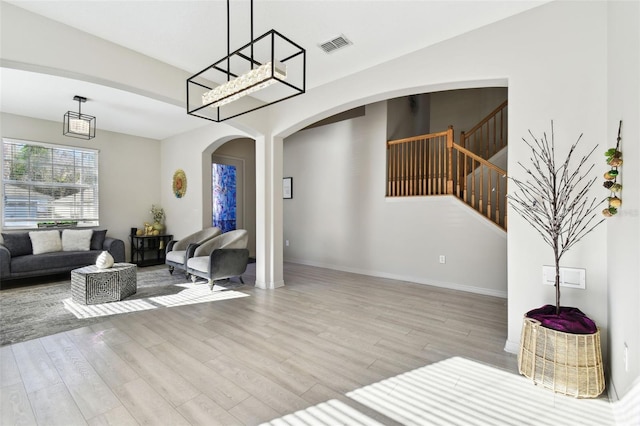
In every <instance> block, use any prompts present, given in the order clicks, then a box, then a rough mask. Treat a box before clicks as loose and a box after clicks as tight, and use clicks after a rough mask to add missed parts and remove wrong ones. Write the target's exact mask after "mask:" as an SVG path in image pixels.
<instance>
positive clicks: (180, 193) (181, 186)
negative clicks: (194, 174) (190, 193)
mask: <svg viewBox="0 0 640 426" xmlns="http://www.w3.org/2000/svg"><path fill="white" fill-rule="evenodd" d="M186 193H187V175H185V174H184V170H182V169H178V170H176V172H175V173H174V174H173V194H174V195H175V196H176V198H182V197H184V194H186Z"/></svg>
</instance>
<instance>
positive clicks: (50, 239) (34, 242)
mask: <svg viewBox="0 0 640 426" xmlns="http://www.w3.org/2000/svg"><path fill="white" fill-rule="evenodd" d="M29 238H31V247H33V254H42V253H51V252H54V251H61V250H62V242H61V241H60V231H31V232H29Z"/></svg>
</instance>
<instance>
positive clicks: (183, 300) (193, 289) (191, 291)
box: [62, 284, 249, 318]
mask: <svg viewBox="0 0 640 426" xmlns="http://www.w3.org/2000/svg"><path fill="white" fill-rule="evenodd" d="M174 287H182V288H183V290H180V291H178V292H177V293H176V294H168V295H165V296H156V297H147V298H144V299H133V300H121V301H119V302H109V303H101V304H97V305H81V304H79V303H76V302H74V301H73V300H71V299H70V298H69V299H64V300H63V301H62V303H64V307H65V309H67V310H68V311H69V312H71V313H72V314H74V315H75V316H76V318H92V317H101V316H106V315H115V314H124V313H130V312H138V311H146V310H149V309H156V308H162V307H166V308H169V307H174V306H183V305H192V304H195V303H205V302H216V301H219V300H228V299H235V298H238V297H248V296H249V295H248V294H246V293H242V292H239V291H235V290H226V289H225V288H224V287H216V288H214V291H211V289H210V288H209V286H208V285H195V284H176V285H175V286H174Z"/></svg>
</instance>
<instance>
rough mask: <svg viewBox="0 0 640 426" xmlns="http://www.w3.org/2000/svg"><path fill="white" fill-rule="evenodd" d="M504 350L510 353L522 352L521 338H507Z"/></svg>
mask: <svg viewBox="0 0 640 426" xmlns="http://www.w3.org/2000/svg"><path fill="white" fill-rule="evenodd" d="M504 351H505V352H509V353H510V354H516V355H517V354H518V352H520V341H519V340H516V341H514V340H507V341H506V343H505V344H504Z"/></svg>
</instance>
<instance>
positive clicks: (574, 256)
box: [271, 2, 608, 348]
mask: <svg viewBox="0 0 640 426" xmlns="http://www.w3.org/2000/svg"><path fill="white" fill-rule="evenodd" d="M576 16H580V19H576ZM606 28H607V27H606V3H605V2H552V3H549V4H545V5H543V6H540V7H538V8H536V9H533V10H530V11H528V12H525V13H522V14H520V15H517V16H515V17H512V18H509V19H507V20H504V21H500V22H497V23H495V24H493V25H490V26H487V27H484V28H481V29H479V30H477V31H473V32H470V33H468V34H465V35H462V36H459V37H456V38H454V39H451V40H447V41H445V42H443V43H440V44H438V45H435V46H432V47H429V48H426V49H423V50H420V51H417V52H414V53H413V54H411V55H407V56H405V57H402V58H399V59H397V60H394V61H392V62H389V63H385V64H381V65H380V66H377V67H375V68H372V69H369V70H366V71H363V72H361V73H358V74H356V75H353V76H350V77H347V78H345V79H343V80H340V81H338V82H335V83H333V84H330V85H326V86H324V87H322V88H320V89H318V90H312V91H309V93H307V94H305V96H300V97H298V98H294V99H291V100H290V101H288V102H283V103H282V104H279V105H274V106H273V109H272V110H271V117H272V122H273V126H274V129H275V130H274V131H275V133H276V134H280V135H284V136H287V135H289V134H290V133H291V132H294V131H295V130H297V129H299V128H300V127H302V126H304V125H306V124H309V121H312V120H316V119H319V118H323V117H324V116H326V115H330V114H333V113H335V112H336V110H339V109H340V105H342V106H343V108H344V109H347V108H350V107H353V106H356V105H357V104H363V103H364V104H367V103H370V102H372V101H375V100H380V99H386V98H390V97H396V96H400V95H406V94H409V93H424V92H431V91H437V90H450V89H455V88H465V87H466V88H469V87H488V86H505V85H508V88H509V96H508V98H509V140H510V141H511V144H510V147H509V170H511V171H512V172H513V171H514V170H516V168H517V162H518V161H526V160H527V159H528V158H529V153H528V152H527V149H526V147H525V146H524V144H522V143H519V142H518V141H520V140H521V138H522V137H523V136H526V135H527V131H528V129H532V130H533V131H535V132H541V131H544V130H548V128H549V123H550V120H552V119H553V120H555V124H556V142H557V146H558V151H559V152H560V153H563V152H565V153H566V150H567V149H568V146H569V145H570V144H571V143H572V142H574V141H575V139H576V137H577V136H578V135H579V134H580V133H584V134H585V136H584V138H583V141H584V144H585V146H593V145H594V144H596V143H598V142H601V141H603V140H606V138H607V123H606V103H605V102H603V100H604V99H606V97H607V91H606V89H607V86H606V76H607V61H606V59H607V58H606V47H607V45H606ZM433 58H438V61H437V63H439V64H443V66H441V67H434V66H429V67H424V66H423V65H424V64H432V63H433ZM469 64H472V65H469ZM389 76H393V78H390V77H389ZM501 79H504V80H502V81H501ZM506 82H508V84H505V83H506ZM372 88H377V90H376V91H372ZM325 114H326V115H325ZM594 195H598V196H603V194H602V192H601V191H598V190H597V189H596V190H594ZM512 213H513V212H512V211H510V212H509V232H508V293H509V302H508V305H509V306H508V312H509V329H508V347H510V348H513V347H516V348H517V344H518V341H519V338H520V331H521V320H522V316H523V314H524V313H525V312H526V311H528V310H530V309H532V308H535V307H538V306H540V305H543V304H546V303H553V302H554V295H553V288H551V287H545V286H543V285H542V284H541V266H542V265H545V264H550V263H551V262H552V261H553V253H552V251H551V249H550V248H548V247H547V246H545V245H544V243H543V242H542V240H541V238H540V237H539V235H538V234H537V232H536V231H535V230H534V229H533V228H531V227H530V226H529V225H528V223H526V222H525V221H524V220H523V219H521V218H519V217H518V216H516V215H514V214H512ZM605 239H606V235H605V228H604V227H601V228H600V229H598V230H596V231H594V232H593V233H591V234H590V235H588V236H587V237H586V238H585V239H584V240H583V241H582V242H581V243H580V244H579V245H578V246H576V247H574V248H573V249H572V250H571V251H570V252H569V253H568V254H567V255H566V257H565V259H563V264H564V265H565V266H575V267H584V268H586V269H587V277H586V278H587V289H586V290H580V291H579V290H572V291H569V290H567V291H564V292H563V298H562V303H563V304H565V305H573V306H577V307H579V308H580V309H582V310H583V311H584V312H585V313H586V314H587V315H589V316H591V317H592V318H593V319H594V320H595V321H596V322H597V323H598V325H599V326H600V327H601V329H602V330H603V335H604V339H605V340H606V334H607V331H608V325H607V306H606V303H603V301H604V300H606V297H607V295H606V293H607V277H606V266H607V265H606V244H605ZM415 261H416V262H420V261H422V259H421V258H419V257H416V259H415Z"/></svg>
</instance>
